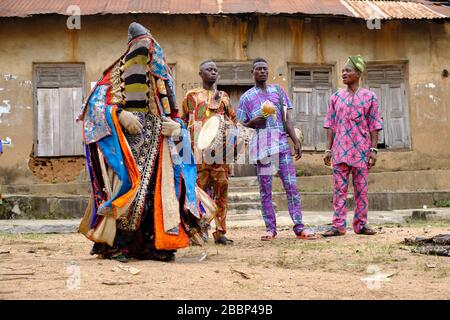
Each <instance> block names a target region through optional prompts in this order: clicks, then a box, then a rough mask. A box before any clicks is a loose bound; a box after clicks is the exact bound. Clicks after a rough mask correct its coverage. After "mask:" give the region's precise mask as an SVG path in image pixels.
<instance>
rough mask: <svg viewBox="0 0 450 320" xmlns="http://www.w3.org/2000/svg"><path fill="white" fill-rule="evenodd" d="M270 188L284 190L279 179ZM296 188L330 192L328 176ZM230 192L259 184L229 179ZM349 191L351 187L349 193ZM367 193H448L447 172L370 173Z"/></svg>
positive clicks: (299, 183) (303, 179) (249, 179)
mask: <svg viewBox="0 0 450 320" xmlns="http://www.w3.org/2000/svg"><path fill="white" fill-rule="evenodd" d="M375 170H376V169H375ZM330 173H331V170H330ZM272 186H273V190H274V191H283V190H284V189H283V186H282V183H281V180H280V178H278V177H273V180H272ZM297 186H298V187H299V189H300V190H301V191H302V192H332V180H331V174H330V175H321V176H304V177H297ZM229 188H230V190H233V191H243V190H244V189H245V188H252V190H248V191H258V180H257V178H256V177H232V178H230V183H229ZM352 188H353V187H352V186H351V185H350V188H349V190H352ZM369 190H370V192H388V191H392V192H410V191H440V190H450V170H420V171H394V172H371V173H370V174H369Z"/></svg>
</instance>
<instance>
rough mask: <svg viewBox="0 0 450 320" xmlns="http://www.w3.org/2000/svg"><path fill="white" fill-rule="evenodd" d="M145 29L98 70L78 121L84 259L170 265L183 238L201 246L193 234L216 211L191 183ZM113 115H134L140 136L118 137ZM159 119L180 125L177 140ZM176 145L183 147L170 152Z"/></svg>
mask: <svg viewBox="0 0 450 320" xmlns="http://www.w3.org/2000/svg"><path fill="white" fill-rule="evenodd" d="M133 25H135V26H134V27H136V25H137V27H138V28H141V29H142V28H144V27H142V26H141V25H138V24H135V23H133V24H132V25H130V29H131V28H132V27H133ZM145 30H146V29H145ZM146 31H147V32H144V34H142V35H139V36H136V37H132V38H131V39H130V37H129V43H128V49H127V51H126V52H125V53H124V54H123V55H122V56H121V57H120V58H119V59H118V60H117V61H116V62H114V63H113V64H112V65H111V66H110V67H109V68H108V69H106V71H105V72H104V73H103V75H102V77H101V78H100V80H99V81H98V83H97V85H96V86H95V87H94V88H93V90H92V92H91V94H90V96H89V98H88V99H87V102H86V104H85V105H84V107H83V109H82V111H81V114H80V117H79V119H80V120H82V121H83V136H84V140H85V144H86V161H87V167H88V171H89V175H90V178H91V184H92V196H91V201H90V204H89V206H88V208H87V209H86V213H85V216H84V218H83V220H82V222H81V224H80V227H79V231H80V232H81V233H83V234H84V235H85V236H86V237H87V238H89V239H91V240H92V241H94V242H95V244H94V248H93V250H92V254H100V255H102V256H103V257H106V258H110V257H115V256H117V255H124V256H126V257H135V258H139V259H157V260H170V259H172V258H173V255H174V252H175V250H176V249H179V248H184V247H186V246H188V245H189V242H190V239H192V240H193V241H194V242H195V243H197V244H202V239H201V236H200V234H201V232H203V229H205V228H207V223H208V221H210V220H211V219H212V216H213V215H214V214H215V210H216V206H215V204H214V202H213V200H212V199H211V198H209V197H208V195H207V194H206V193H204V192H203V191H202V190H201V189H200V188H198V187H197V186H196V178H197V172H196V167H195V164H193V156H192V153H191V147H190V136H189V133H188V131H187V130H186V129H185V128H184V126H183V122H182V121H181V119H180V118H179V117H178V115H177V110H176V105H175V96H174V83H173V79H172V76H171V74H170V68H169V66H168V65H167V63H166V61H165V57H164V52H163V50H162V48H161V46H160V45H159V44H158V43H157V42H156V40H155V39H154V38H153V37H152V36H151V35H150V33H149V32H148V30H146ZM120 110H126V111H130V112H132V113H133V114H134V116H136V117H137V119H138V120H139V122H140V124H141V125H142V130H141V132H139V133H138V134H134V135H132V134H129V133H127V132H124V130H123V129H122V127H121V125H120V122H119V120H118V113H120V112H121V111H120ZM163 116H165V117H170V118H172V119H173V120H175V121H177V122H179V123H180V124H181V126H182V130H181V137H180V138H179V139H176V140H178V141H175V139H174V138H168V137H165V136H163V135H162V134H161V127H162V120H161V119H162V117H163ZM177 143H181V144H185V147H183V148H176V144H177ZM179 149H181V151H177V150H179ZM182 152H185V153H186V152H188V153H190V154H187V155H186V154H180V153H182ZM184 159H188V160H189V161H187V162H186V163H185V162H184V161H185V160H184Z"/></svg>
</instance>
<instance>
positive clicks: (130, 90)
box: [122, 38, 150, 112]
mask: <svg viewBox="0 0 450 320" xmlns="http://www.w3.org/2000/svg"><path fill="white" fill-rule="evenodd" d="M149 45H150V39H148V38H143V39H141V40H139V41H136V42H135V43H133V44H132V45H131V46H130V49H129V51H128V53H127V54H126V56H125V62H124V65H123V74H122V77H123V81H124V83H125V94H124V96H125V101H126V102H125V106H124V108H125V109H126V110H128V111H141V112H146V111H147V103H148V96H149V86H148V85H147V83H148V74H147V66H148V61H149Z"/></svg>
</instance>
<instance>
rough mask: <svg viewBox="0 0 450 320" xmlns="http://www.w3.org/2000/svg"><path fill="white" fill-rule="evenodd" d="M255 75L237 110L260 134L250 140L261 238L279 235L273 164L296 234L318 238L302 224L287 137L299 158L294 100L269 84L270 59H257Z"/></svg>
mask: <svg viewBox="0 0 450 320" xmlns="http://www.w3.org/2000/svg"><path fill="white" fill-rule="evenodd" d="M252 74H253V76H254V79H255V86H254V87H253V88H251V89H249V90H248V91H246V92H245V93H244V94H243V95H242V97H241V99H240V101H239V107H238V109H237V120H238V121H240V122H241V123H242V124H243V125H244V126H246V127H249V128H253V129H256V134H255V135H254V136H253V138H252V140H251V141H250V159H251V160H252V161H253V162H256V171H257V175H258V183H259V190H260V194H261V204H262V215H263V219H264V222H265V225H266V233H265V234H264V235H263V236H261V240H273V239H274V238H275V237H276V235H277V227H276V216H275V210H274V208H273V204H272V167H275V168H276V169H277V170H278V173H279V176H280V178H281V180H282V182H283V186H284V189H285V190H286V196H287V201H288V209H289V214H290V216H291V218H292V220H293V222H294V228H293V229H294V232H295V234H296V236H297V237H298V238H300V239H306V240H312V239H315V238H316V237H315V235H314V234H313V233H311V232H309V231H307V230H306V229H305V227H304V225H303V223H302V208H301V197H300V193H299V191H298V189H297V180H296V170H295V165H294V160H293V158H292V154H291V148H290V145H289V143H288V136H287V134H289V136H290V137H291V138H292V141H293V142H294V145H295V159H296V160H298V159H300V158H301V156H302V152H301V145H300V141H299V139H298V138H297V136H296V135H295V131H294V128H293V126H292V124H291V122H290V120H289V115H288V112H287V110H286V109H292V105H291V102H290V100H289V98H288V96H287V95H286V92H285V91H284V90H283V89H282V88H281V87H280V86H277V85H273V84H267V83H266V82H267V78H268V75H269V66H268V64H267V61H266V60H264V59H262V58H258V59H256V60H254V61H253V68H252ZM263 107H267V108H268V109H272V110H273V109H275V113H274V114H273V115H267V113H265V112H264V113H263ZM283 116H285V121H283Z"/></svg>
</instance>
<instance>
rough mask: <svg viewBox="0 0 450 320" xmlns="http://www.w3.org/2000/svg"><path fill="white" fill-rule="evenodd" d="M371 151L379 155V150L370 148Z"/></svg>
mask: <svg viewBox="0 0 450 320" xmlns="http://www.w3.org/2000/svg"><path fill="white" fill-rule="evenodd" d="M370 151H373V152H375V153H378V149H377V148H370Z"/></svg>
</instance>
